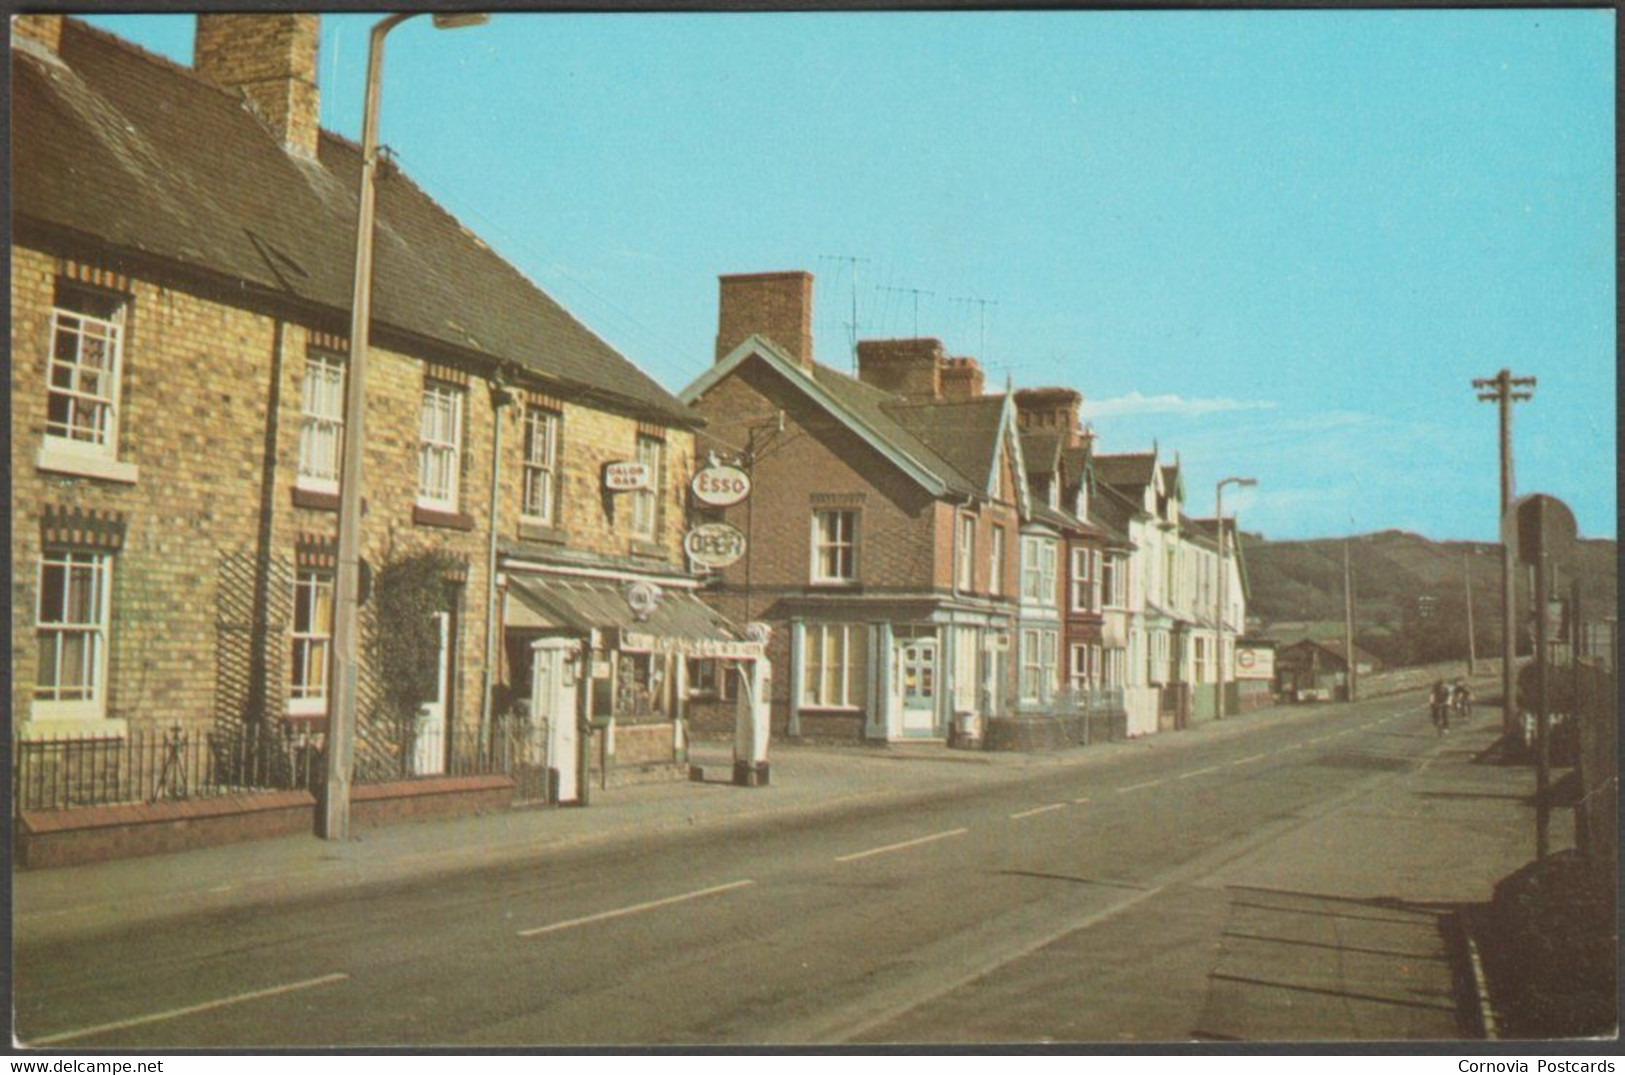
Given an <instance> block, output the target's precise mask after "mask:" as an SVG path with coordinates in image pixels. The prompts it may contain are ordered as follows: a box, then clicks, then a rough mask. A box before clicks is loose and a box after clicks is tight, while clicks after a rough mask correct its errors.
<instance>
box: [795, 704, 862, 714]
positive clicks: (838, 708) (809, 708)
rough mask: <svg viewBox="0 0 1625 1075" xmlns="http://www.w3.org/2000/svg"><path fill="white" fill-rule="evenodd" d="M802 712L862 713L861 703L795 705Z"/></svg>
mask: <svg viewBox="0 0 1625 1075" xmlns="http://www.w3.org/2000/svg"><path fill="white" fill-rule="evenodd" d="M796 709H797V711H799V712H802V713H862V712H863V707H862V706H861V705H800V706H797V707H796Z"/></svg>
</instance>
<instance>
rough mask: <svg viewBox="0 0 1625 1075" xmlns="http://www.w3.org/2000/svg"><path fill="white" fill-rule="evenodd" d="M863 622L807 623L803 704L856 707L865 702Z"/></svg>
mask: <svg viewBox="0 0 1625 1075" xmlns="http://www.w3.org/2000/svg"><path fill="white" fill-rule="evenodd" d="M863 631H864V628H863V627H862V626H860V625H852V624H843V623H823V624H817V623H815V624H808V625H807V627H806V630H805V632H804V633H803V635H802V654H801V704H802V706H803V707H804V708H808V709H856V708H858V707H859V706H861V705H862V704H863Z"/></svg>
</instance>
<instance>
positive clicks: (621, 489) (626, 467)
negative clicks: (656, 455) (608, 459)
mask: <svg viewBox="0 0 1625 1075" xmlns="http://www.w3.org/2000/svg"><path fill="white" fill-rule="evenodd" d="M649 477H650V476H649V465H648V464H647V463H634V462H631V461H626V462H621V463H606V464H605V465H604V488H605V489H608V490H609V491H610V492H612V493H625V492H630V491H632V490H634V489H647V488H649V485H650V481H649Z"/></svg>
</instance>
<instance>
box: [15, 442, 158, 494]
mask: <svg viewBox="0 0 1625 1075" xmlns="http://www.w3.org/2000/svg"><path fill="white" fill-rule="evenodd" d="M34 465H35V466H36V467H38V468H39V469H40V470H47V471H51V472H53V473H56V474H72V475H73V476H74V477H77V478H99V479H100V480H102V481H109V482H119V483H120V484H122V485H134V484H135V482H136V479H137V478H138V477H139V476H140V470H139V468H137V467H136V465H135V464H134V463H123V462H120V461H119V460H117V459H111V458H108V457H107V456H103V455H93V454H91V453H89V452H79V451H73V450H71V449H67V448H59V447H57V446H56V445H54V444H51V443H50V442H46V443H45V444H43V445H41V446H40V450H39V454H38V455H37V456H35V457H34Z"/></svg>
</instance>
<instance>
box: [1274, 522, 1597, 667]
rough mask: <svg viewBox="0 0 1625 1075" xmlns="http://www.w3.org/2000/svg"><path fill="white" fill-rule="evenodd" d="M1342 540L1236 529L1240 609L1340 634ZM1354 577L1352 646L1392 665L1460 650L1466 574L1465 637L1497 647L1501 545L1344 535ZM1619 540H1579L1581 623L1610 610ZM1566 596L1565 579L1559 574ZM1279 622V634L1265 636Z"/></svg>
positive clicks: (1314, 631) (1283, 625) (1288, 626)
mask: <svg viewBox="0 0 1625 1075" xmlns="http://www.w3.org/2000/svg"><path fill="white" fill-rule="evenodd" d="M1344 544H1345V540H1344V539H1343V538H1320V539H1316V540H1313V541H1268V540H1265V539H1264V538H1263V537H1262V536H1260V535H1257V534H1246V533H1244V534H1243V535H1242V545H1243V549H1244V550H1245V554H1246V557H1247V575H1248V581H1249V583H1250V584H1251V586H1250V589H1251V593H1250V595H1249V598H1248V605H1247V612H1248V615H1249V617H1257V618H1258V619H1260V620H1261V621H1262V622H1263V626H1262V628H1261V633H1262V634H1263V635H1265V636H1266V637H1278V638H1279V639H1280V640H1282V641H1292V640H1294V639H1296V638H1302V637H1321V636H1323V635H1325V634H1326V633H1327V630H1328V629H1331V630H1333V631H1334V632H1335V634H1336V635H1338V636H1340V635H1341V633H1342V621H1343V546H1344ZM1347 544H1348V549H1349V561H1350V570H1351V573H1352V574H1353V576H1354V604H1355V634H1356V637H1357V640H1358V641H1359V643H1360V645H1362V646H1364V647H1365V648H1367V649H1370V650H1371V651H1372V652H1374V653H1376V654H1377V655H1378V656H1379V657H1381V658H1383V659H1384V660H1385V661H1387V662H1388V663H1390V664H1413V663H1421V662H1423V661H1426V660H1443V659H1448V658H1453V657H1457V656H1465V655H1466V651H1467V630H1466V618H1467V617H1466V601H1467V598H1466V587H1465V586H1464V577H1465V576H1470V577H1471V580H1472V595H1473V596H1472V600H1473V628H1474V629H1473V634H1474V636H1475V640H1476V642H1477V647H1478V653H1479V654H1481V655H1485V656H1488V655H1492V654H1493V653H1494V652H1497V647H1498V646H1499V642H1498V641H1497V640H1498V639H1499V638H1500V615H1501V598H1500V593H1501V582H1500V563H1501V558H1500V550H1499V546H1496V545H1492V544H1488V543H1485V542H1472V541H1442V542H1441V541H1432V540H1429V539H1428V538H1425V537H1423V536H1421V535H1420V534H1412V533H1408V532H1406V531H1402V530H1383V531H1381V532H1379V533H1375V534H1361V535H1358V536H1356V537H1352V538H1349V539H1347ZM1618 557H1619V552H1618V544H1617V542H1614V541H1609V540H1590V541H1582V542H1580V543H1579V546H1578V547H1577V550H1576V555H1575V563H1576V565H1577V570H1578V573H1579V575H1580V578H1581V592H1582V597H1581V600H1582V602H1584V603H1585V604H1586V607H1585V609H1584V614H1585V618H1586V619H1588V620H1591V619H1596V618H1599V617H1600V616H1603V615H1609V616H1612V615H1615V613H1616V609H1615V594H1616V593H1617V592H1618V587H1617V581H1618V579H1617V575H1618ZM1526 574H1527V573H1526V572H1525V571H1522V570H1520V572H1519V585H1520V595H1519V602H1520V608H1528V601H1529V597H1528V592H1527V579H1526V578H1525V576H1526ZM1560 586H1561V589H1562V593H1563V594H1565V595H1566V594H1567V592H1568V586H1569V581H1568V579H1567V578H1564V579H1562V580H1561V581H1560ZM1272 625H1278V626H1279V628H1280V631H1279V634H1278V635H1276V634H1272V631H1271V628H1272Z"/></svg>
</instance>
